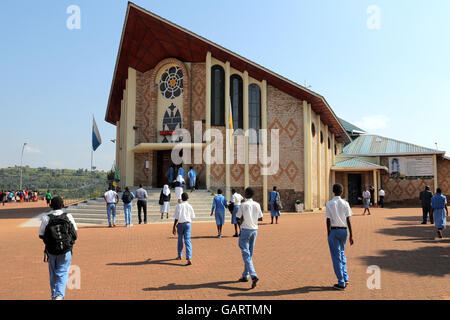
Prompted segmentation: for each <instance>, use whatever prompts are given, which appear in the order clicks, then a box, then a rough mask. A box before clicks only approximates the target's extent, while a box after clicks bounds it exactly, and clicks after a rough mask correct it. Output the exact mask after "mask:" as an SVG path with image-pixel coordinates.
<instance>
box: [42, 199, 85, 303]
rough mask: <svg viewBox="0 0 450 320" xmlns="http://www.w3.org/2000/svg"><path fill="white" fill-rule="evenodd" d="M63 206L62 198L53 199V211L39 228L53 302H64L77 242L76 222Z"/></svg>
mask: <svg viewBox="0 0 450 320" xmlns="http://www.w3.org/2000/svg"><path fill="white" fill-rule="evenodd" d="M63 206H64V201H63V199H62V198H61V197H58V196H56V197H54V198H52V200H51V202H50V208H52V210H53V211H51V212H50V213H49V214H47V215H45V216H43V217H42V221H41V225H40V228H39V238H41V239H42V240H44V243H45V251H44V252H45V258H46V259H47V262H48V271H49V278H50V292H51V298H52V300H64V297H65V291H66V285H67V279H68V277H69V267H70V264H71V261H72V248H73V245H74V243H75V240H77V225H76V223H75V220H74V219H73V217H72V215H71V214H70V213H64V212H63V210H62V208H63ZM45 258H44V261H45Z"/></svg>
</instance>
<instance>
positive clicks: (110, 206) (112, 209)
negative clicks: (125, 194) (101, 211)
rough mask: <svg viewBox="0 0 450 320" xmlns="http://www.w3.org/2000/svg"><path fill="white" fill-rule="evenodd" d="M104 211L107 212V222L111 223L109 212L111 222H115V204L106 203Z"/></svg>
mask: <svg viewBox="0 0 450 320" xmlns="http://www.w3.org/2000/svg"><path fill="white" fill-rule="evenodd" d="M106 213H107V214H108V223H109V224H110V225H111V213H112V222H113V223H116V204H115V203H108V204H107V205H106Z"/></svg>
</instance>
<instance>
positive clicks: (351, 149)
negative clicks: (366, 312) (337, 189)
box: [342, 134, 445, 157]
mask: <svg viewBox="0 0 450 320" xmlns="http://www.w3.org/2000/svg"><path fill="white" fill-rule="evenodd" d="M342 154H343V155H353V156H372V157H374V156H378V157H380V156H390V155H432V154H439V155H444V154H445V151H440V150H436V149H430V148H426V147H421V146H418V145H415V144H411V143H408V142H403V141H399V140H395V139H390V138H385V137H382V136H378V135H373V134H363V135H361V136H359V137H358V138H356V139H355V140H354V141H353V142H351V143H350V144H348V145H347V146H345V147H344V149H343V151H342Z"/></svg>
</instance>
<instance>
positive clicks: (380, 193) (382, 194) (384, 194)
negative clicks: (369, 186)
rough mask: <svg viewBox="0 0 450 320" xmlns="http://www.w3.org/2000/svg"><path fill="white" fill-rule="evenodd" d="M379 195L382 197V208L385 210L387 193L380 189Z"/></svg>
mask: <svg viewBox="0 0 450 320" xmlns="http://www.w3.org/2000/svg"><path fill="white" fill-rule="evenodd" d="M378 194H379V195H380V207H381V208H384V197H385V196H386V192H385V191H384V190H383V189H380V191H378Z"/></svg>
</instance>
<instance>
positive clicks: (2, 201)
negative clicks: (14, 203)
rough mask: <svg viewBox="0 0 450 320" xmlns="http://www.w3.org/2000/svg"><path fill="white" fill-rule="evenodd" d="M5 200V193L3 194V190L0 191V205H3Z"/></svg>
mask: <svg viewBox="0 0 450 320" xmlns="http://www.w3.org/2000/svg"><path fill="white" fill-rule="evenodd" d="M5 198H6V193H5V192H3V190H0V202H1V203H2V205H5Z"/></svg>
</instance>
